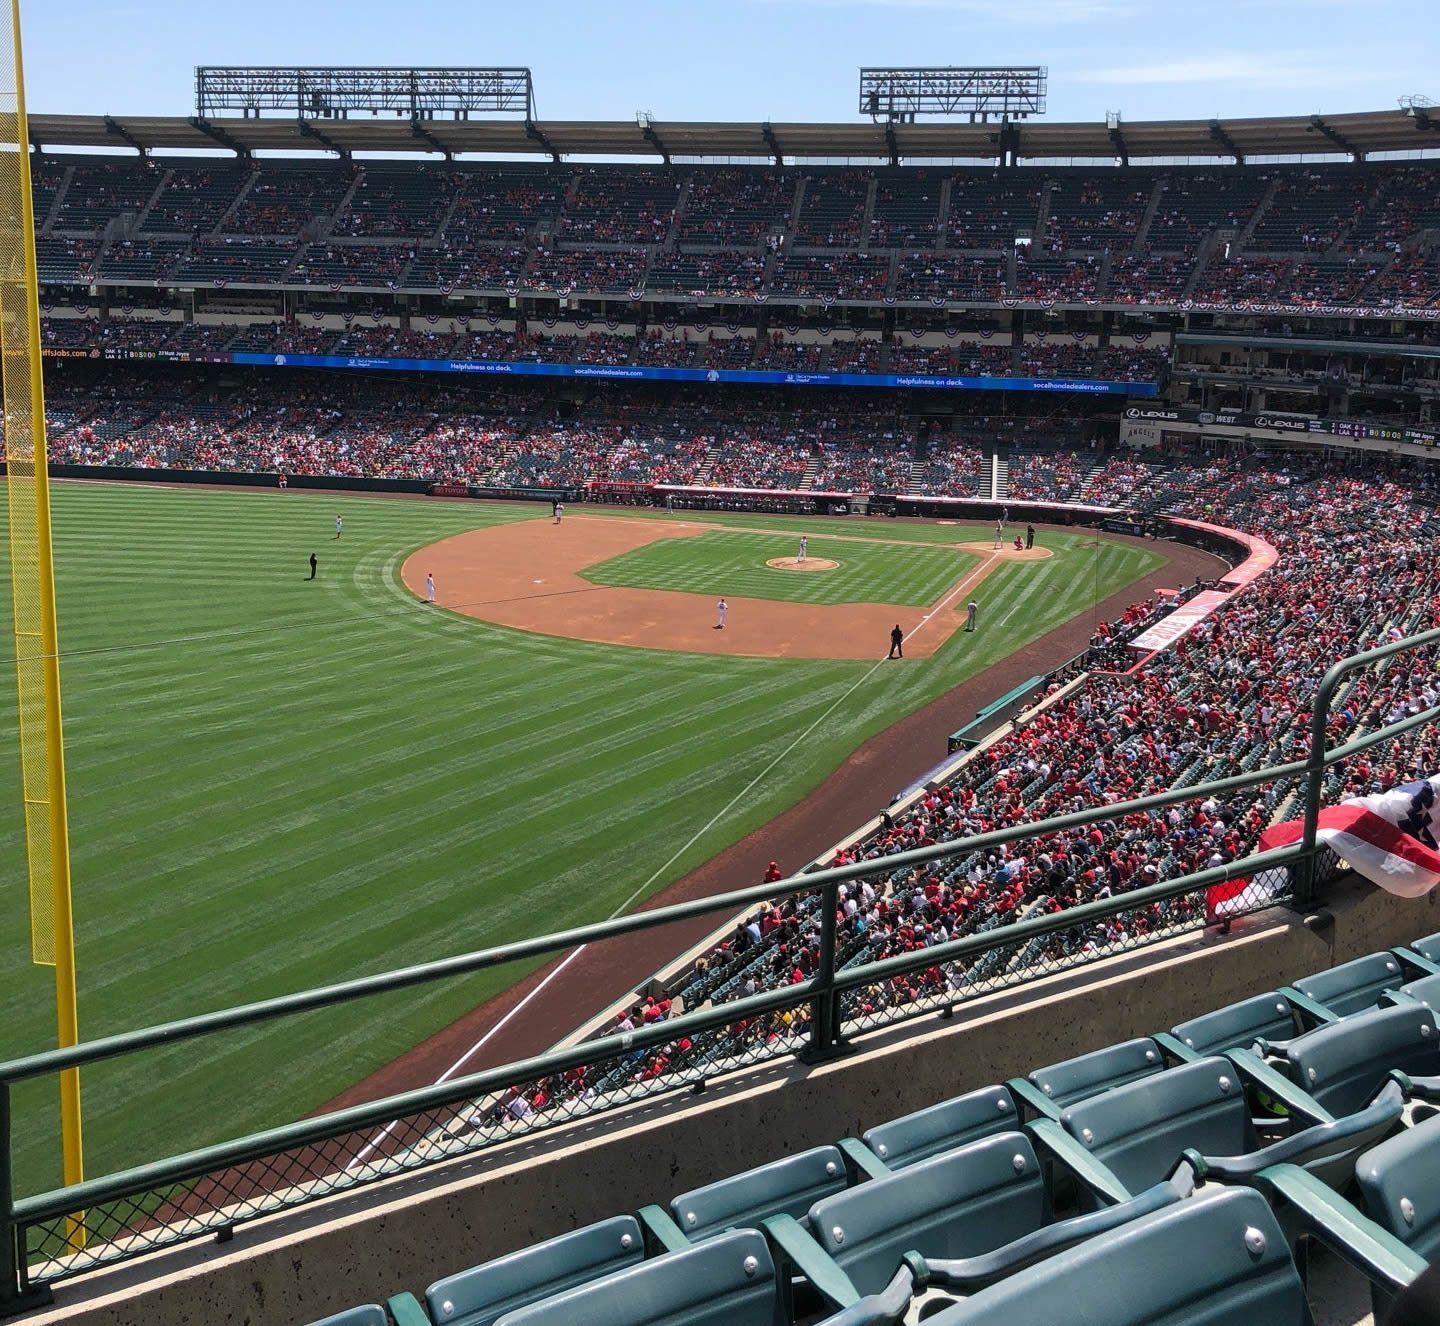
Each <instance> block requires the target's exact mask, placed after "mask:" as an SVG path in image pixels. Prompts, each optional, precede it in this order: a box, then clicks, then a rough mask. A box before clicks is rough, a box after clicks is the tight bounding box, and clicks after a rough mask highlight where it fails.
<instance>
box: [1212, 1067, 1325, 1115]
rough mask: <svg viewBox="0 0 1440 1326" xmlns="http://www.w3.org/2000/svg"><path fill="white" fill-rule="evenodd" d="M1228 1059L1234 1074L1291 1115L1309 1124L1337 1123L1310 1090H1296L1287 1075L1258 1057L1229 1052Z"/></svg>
mask: <svg viewBox="0 0 1440 1326" xmlns="http://www.w3.org/2000/svg"><path fill="white" fill-rule="evenodd" d="M1225 1058H1227V1059H1228V1060H1230V1062H1231V1063H1232V1064H1234V1065H1235V1071H1236V1072H1238V1073H1239V1074H1240V1075H1241V1076H1242V1077H1244V1078H1245V1079H1246V1081H1248V1082H1249V1083H1251V1084H1252V1085H1254V1086H1256V1087H1259V1088H1260V1090H1262V1091H1264V1092H1265V1093H1266V1094H1267V1095H1269V1096H1271V1097H1273V1098H1274V1099H1275V1100H1277V1101H1279V1102H1280V1104H1282V1105H1284V1106H1285V1108H1286V1109H1287V1110H1288V1111H1289V1112H1290V1113H1291V1114H1292V1115H1299V1116H1300V1117H1301V1118H1302V1119H1306V1120H1308V1121H1309V1122H1310V1123H1333V1122H1334V1121H1335V1116H1334V1115H1332V1114H1331V1113H1330V1112H1329V1111H1328V1110H1327V1109H1326V1108H1325V1107H1324V1106H1323V1105H1321V1104H1320V1102H1319V1101H1318V1100H1316V1099H1315V1098H1314V1097H1313V1096H1312V1095H1311V1094H1310V1093H1309V1092H1308V1091H1305V1090H1302V1089H1301V1088H1300V1087H1297V1086H1296V1085H1295V1084H1294V1083H1293V1082H1292V1081H1291V1080H1290V1079H1289V1078H1288V1077H1286V1076H1285V1074H1284V1073H1282V1072H1280V1070H1279V1069H1277V1068H1273V1067H1271V1065H1269V1064H1267V1063H1266V1062H1265V1061H1264V1060H1263V1059H1261V1058H1260V1057H1259V1055H1257V1054H1254V1053H1252V1052H1251V1051H1250V1050H1226V1051H1225Z"/></svg>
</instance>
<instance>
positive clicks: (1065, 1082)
mask: <svg viewBox="0 0 1440 1326" xmlns="http://www.w3.org/2000/svg"><path fill="white" fill-rule="evenodd" d="M1164 1067H1165V1056H1164V1055H1163V1054H1162V1053H1161V1052H1160V1047H1159V1046H1158V1045H1156V1044H1155V1042H1154V1041H1152V1040H1151V1039H1150V1038H1149V1037H1148V1036H1140V1037H1138V1038H1137V1039H1135V1040H1133V1041H1122V1042H1121V1043H1120V1044H1119V1045H1107V1046H1106V1047H1105V1048H1104V1049H1103V1050H1095V1051H1094V1052H1093V1053H1091V1054H1082V1055H1079V1056H1077V1057H1076V1058H1074V1059H1064V1060H1062V1061H1061V1062H1060V1063H1058V1064H1051V1065H1050V1066H1049V1067H1047V1068H1037V1069H1036V1070H1035V1071H1034V1072H1033V1073H1031V1074H1030V1082H1031V1083H1032V1085H1034V1086H1035V1087H1037V1088H1038V1089H1039V1090H1041V1091H1043V1092H1044V1093H1045V1094H1046V1095H1047V1096H1049V1097H1050V1099H1051V1100H1052V1101H1053V1102H1054V1103H1055V1105H1056V1107H1057V1108H1058V1109H1062V1110H1063V1109H1064V1108H1065V1107H1066V1106H1067V1105H1074V1104H1077V1103H1078V1102H1080V1101H1082V1100H1086V1099H1088V1098H1089V1097H1091V1096H1094V1095H1098V1094H1099V1093H1100V1092H1102V1091H1107V1090H1109V1089H1110V1088H1111V1087H1118V1086H1124V1084H1125V1083H1127V1082H1134V1081H1135V1080H1136V1079H1137V1078H1141V1077H1148V1076H1149V1075H1150V1074H1151V1073H1158V1072H1159V1071H1160V1070H1161V1069H1162V1068H1164Z"/></svg>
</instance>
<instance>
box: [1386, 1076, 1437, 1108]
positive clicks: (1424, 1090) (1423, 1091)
mask: <svg viewBox="0 0 1440 1326" xmlns="http://www.w3.org/2000/svg"><path fill="white" fill-rule="evenodd" d="M1391 1076H1392V1077H1396V1078H1398V1077H1400V1076H1401V1074H1400V1073H1398V1072H1392V1073H1391ZM1404 1078H1405V1094H1406V1095H1407V1096H1409V1097H1410V1099H1411V1100H1423V1101H1424V1102H1425V1103H1426V1104H1427V1105H1440V1077H1412V1076H1410V1075H1409V1074H1405V1075H1404Z"/></svg>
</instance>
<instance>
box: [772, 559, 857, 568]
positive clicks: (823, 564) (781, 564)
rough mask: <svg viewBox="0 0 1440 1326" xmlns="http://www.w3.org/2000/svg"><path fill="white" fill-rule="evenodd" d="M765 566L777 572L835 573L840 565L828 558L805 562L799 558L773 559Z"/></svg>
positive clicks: (806, 560)
mask: <svg viewBox="0 0 1440 1326" xmlns="http://www.w3.org/2000/svg"><path fill="white" fill-rule="evenodd" d="M765 565H766V566H773V567H774V568H775V569H776V570H777V571H833V570H834V569H835V568H836V567H837V566H839V565H840V563H839V562H832V561H831V560H830V559H829V558H828V557H807V558H806V559H805V560H804V561H803V562H802V561H801V560H800V559H799V558H798V557H772V558H771V559H770V560H769V561H768V562H766V563H765Z"/></svg>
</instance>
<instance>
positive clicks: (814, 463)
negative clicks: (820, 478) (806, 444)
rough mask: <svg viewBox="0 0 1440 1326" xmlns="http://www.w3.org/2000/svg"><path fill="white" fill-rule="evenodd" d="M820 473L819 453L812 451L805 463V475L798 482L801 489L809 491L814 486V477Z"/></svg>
mask: <svg viewBox="0 0 1440 1326" xmlns="http://www.w3.org/2000/svg"><path fill="white" fill-rule="evenodd" d="M819 473H820V453H819V452H818V451H812V452H811V453H810V459H809V460H807V461H806V462H805V475H804V477H803V478H802V479H801V480H800V487H801V488H802V489H806V490H808V489H811V488H813V487H814V486H815V476H816V475H817V474H819Z"/></svg>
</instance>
